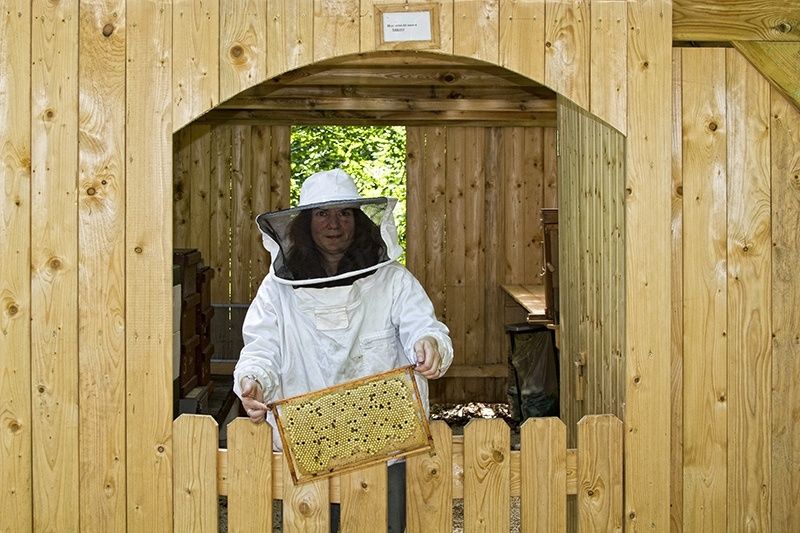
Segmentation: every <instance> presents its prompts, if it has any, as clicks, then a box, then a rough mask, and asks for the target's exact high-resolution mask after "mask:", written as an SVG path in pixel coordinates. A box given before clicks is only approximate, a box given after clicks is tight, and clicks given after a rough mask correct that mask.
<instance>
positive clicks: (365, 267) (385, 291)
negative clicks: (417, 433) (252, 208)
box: [234, 169, 453, 531]
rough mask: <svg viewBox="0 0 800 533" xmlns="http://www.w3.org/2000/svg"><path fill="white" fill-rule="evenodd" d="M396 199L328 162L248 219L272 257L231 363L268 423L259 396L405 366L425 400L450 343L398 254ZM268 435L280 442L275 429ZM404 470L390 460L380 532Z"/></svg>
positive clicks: (399, 503) (255, 417)
mask: <svg viewBox="0 0 800 533" xmlns="http://www.w3.org/2000/svg"><path fill="white" fill-rule="evenodd" d="M395 204H396V200H394V199H392V198H384V197H379V198H362V197H361V195H360V194H359V193H358V190H357V189H356V186H355V183H354V182H353V179H352V178H351V177H350V176H349V175H348V174H347V173H345V172H344V171H343V170H341V169H335V170H330V171H325V172H318V173H316V174H313V175H312V176H310V177H309V178H308V179H306V181H305V182H304V183H303V186H302V188H301V190H300V202H299V204H298V206H297V207H295V208H292V209H285V210H282V211H277V212H273V213H264V214H262V215H259V216H258V217H257V218H256V222H257V224H258V227H259V229H260V230H261V232H262V236H263V242H264V246H265V248H266V249H267V251H268V252H269V253H270V256H271V257H272V263H271V265H270V271H269V274H268V275H267V276H266V278H264V281H263V283H262V284H261V287H260V288H259V290H258V294H257V295H256V297H255V299H254V300H253V302H252V304H251V305H250V309H249V310H248V312H247V316H246V317H245V321H244V325H243V327H242V336H243V337H244V348H243V349H242V352H241V355H240V356H239V361H238V363H237V364H236V370H235V371H234V391H235V392H236V394H237V395H238V396H239V397H240V398H241V399H242V405H243V406H244V408H245V410H246V412H247V414H248V416H249V417H250V419H251V420H252V421H253V422H261V421H263V420H264V417H265V415H266V416H267V418H268V420H269V421H270V422H271V423H272V426H273V428H274V427H275V423H274V420H273V419H272V414H271V413H268V409H267V405H266V404H267V403H269V402H272V401H276V400H279V399H282V398H287V397H291V396H295V395H298V394H304V393H306V392H310V391H314V390H319V389H323V388H326V387H330V386H333V385H337V384H339V383H342V382H345V381H350V380H353V379H357V378H361V377H364V376H369V375H372V374H377V373H380V372H384V371H387V370H391V369H393V368H397V367H400V366H405V365H408V364H415V365H416V380H417V385H418V386H419V391H420V395H421V397H422V400H423V404H424V406H425V409H426V410H427V409H428V385H427V380H428V379H437V378H440V377H441V376H442V375H444V373H445V372H446V371H447V368H448V367H449V366H450V363H451V362H452V360H453V347H452V343H451V341H450V337H449V335H448V334H449V332H448V329H447V327H446V326H445V325H444V324H443V323H441V322H439V321H438V320H437V319H436V316H435V314H434V310H433V305H432V304H431V301H430V299H429V298H428V296H427V295H426V294H425V291H424V290H423V288H422V286H421V285H420V284H419V282H418V281H417V280H416V279H415V278H414V276H413V275H412V274H411V273H410V272H409V271H408V270H406V269H405V268H404V267H403V266H402V265H400V264H399V263H397V261H396V259H397V257H399V255H400V253H401V249H400V247H399V245H398V244H397V231H396V229H395V225H394V218H393V215H392V211H393V210H394V206H395ZM273 442H275V443H276V445H277V446H280V437H279V435H278V434H277V432H276V431H273ZM403 469H404V463H396V464H393V465H391V466H390V467H389V492H390V494H389V526H390V531H392V530H394V528H395V527H398V528H400V529H397V530H398V531H402V527H403V525H404V522H405V517H404V513H405V504H404V492H403V491H402V488H403V485H404V481H403V480H404V472H403ZM398 484H399V488H400V489H401V490H399V491H398V490H397V489H395V490H393V486H395V485H398ZM398 493H399V496H400V498H397V496H398ZM393 499H394V501H393ZM333 522H334V520H333V519H332V526H333V527H335V524H334V523H333Z"/></svg>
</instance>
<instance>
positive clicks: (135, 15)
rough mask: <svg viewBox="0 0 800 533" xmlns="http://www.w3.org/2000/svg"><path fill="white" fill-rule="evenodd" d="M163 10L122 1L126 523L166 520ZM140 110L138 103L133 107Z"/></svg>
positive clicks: (167, 210) (168, 288) (168, 427)
mask: <svg viewBox="0 0 800 533" xmlns="http://www.w3.org/2000/svg"><path fill="white" fill-rule="evenodd" d="M171 17H172V10H171V9H169V5H168V4H167V5H162V4H160V3H139V2H136V3H131V4H128V5H127V13H126V18H127V41H126V69H125V86H126V102H125V113H126V131H125V161H126V173H125V198H126V209H125V228H126V232H125V268H126V271H125V294H126V297H125V376H126V378H125V391H126V399H125V407H126V415H125V417H126V426H125V429H126V442H127V458H128V463H127V464H128V465H129V466H128V468H127V470H126V476H127V479H126V483H127V496H128V498H127V528H128V530H129V531H148V532H151V531H152V532H155V531H169V530H171V528H172V524H173V521H172V516H173V514H172V497H173V494H172V400H173V398H172V365H171V361H172V355H171V351H172V350H171V339H172V324H171V320H170V316H171V306H170V303H169V302H171V301H172V276H171V271H170V266H169V265H171V264H172V238H171V235H172V232H171V228H170V224H171V217H170V214H171V209H172V207H171V195H170V184H171V183H172V132H173V131H174V129H173V127H172V111H173V108H172V102H173V99H172V89H171V87H172V85H171V72H172V60H171V57H172V56H171V52H170V50H171V49H172V19H171ZM143 109H146V110H148V111H147V112H146V113H143V112H142V110H143Z"/></svg>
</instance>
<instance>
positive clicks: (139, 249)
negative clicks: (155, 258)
mask: <svg viewBox="0 0 800 533" xmlns="http://www.w3.org/2000/svg"><path fill="white" fill-rule="evenodd" d="M133 251H134V252H136V253H137V254H140V253H142V247H141V246H137V247H136V248H134V249H133Z"/></svg>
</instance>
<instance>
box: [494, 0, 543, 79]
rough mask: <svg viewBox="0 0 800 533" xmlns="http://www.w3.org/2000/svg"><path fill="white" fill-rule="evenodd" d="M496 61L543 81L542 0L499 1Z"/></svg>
mask: <svg viewBox="0 0 800 533" xmlns="http://www.w3.org/2000/svg"><path fill="white" fill-rule="evenodd" d="M499 26H500V29H499V32H500V37H499V38H500V44H499V48H500V58H499V62H498V64H499V65H501V66H503V67H506V68H508V69H510V70H513V71H515V72H519V73H520V74H522V75H523V76H527V77H528V78H530V79H532V80H535V81H538V82H540V83H541V82H543V81H544V50H545V48H544V41H545V38H544V1H543V0H500V19H499Z"/></svg>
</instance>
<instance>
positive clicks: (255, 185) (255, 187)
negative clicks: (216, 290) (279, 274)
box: [242, 124, 272, 302]
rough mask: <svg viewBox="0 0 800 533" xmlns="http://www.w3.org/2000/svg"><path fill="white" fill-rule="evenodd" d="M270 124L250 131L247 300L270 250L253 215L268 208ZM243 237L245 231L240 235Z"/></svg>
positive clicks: (262, 274)
mask: <svg viewBox="0 0 800 533" xmlns="http://www.w3.org/2000/svg"><path fill="white" fill-rule="evenodd" d="M271 133H272V132H271V128H270V126H267V125H262V124H258V125H254V126H253V127H252V132H251V134H250V143H251V149H250V150H249V152H250V154H251V157H250V172H249V174H250V176H252V184H251V188H252V195H251V196H252V199H251V202H252V210H253V212H252V216H251V218H250V220H248V221H247V222H246V223H245V225H244V227H243V230H244V232H245V233H247V234H249V235H250V242H251V244H250V248H251V254H250V268H251V275H250V287H249V290H248V297H247V301H248V302H249V301H251V300H252V299H253V297H254V296H255V294H256V292H258V287H259V286H261V282H262V281H263V279H264V277H265V276H266V275H267V272H268V271H269V254H267V251H266V250H265V249H264V244H263V241H262V239H261V232H260V231H259V230H258V227H257V226H256V224H255V217H256V216H258V215H260V214H261V213H265V212H267V211H271V210H272V208H271V207H270V187H271V186H272V174H271V171H272V165H271V160H272V158H271V157H270V155H271V150H272V134H271ZM242 238H244V235H242Z"/></svg>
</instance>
